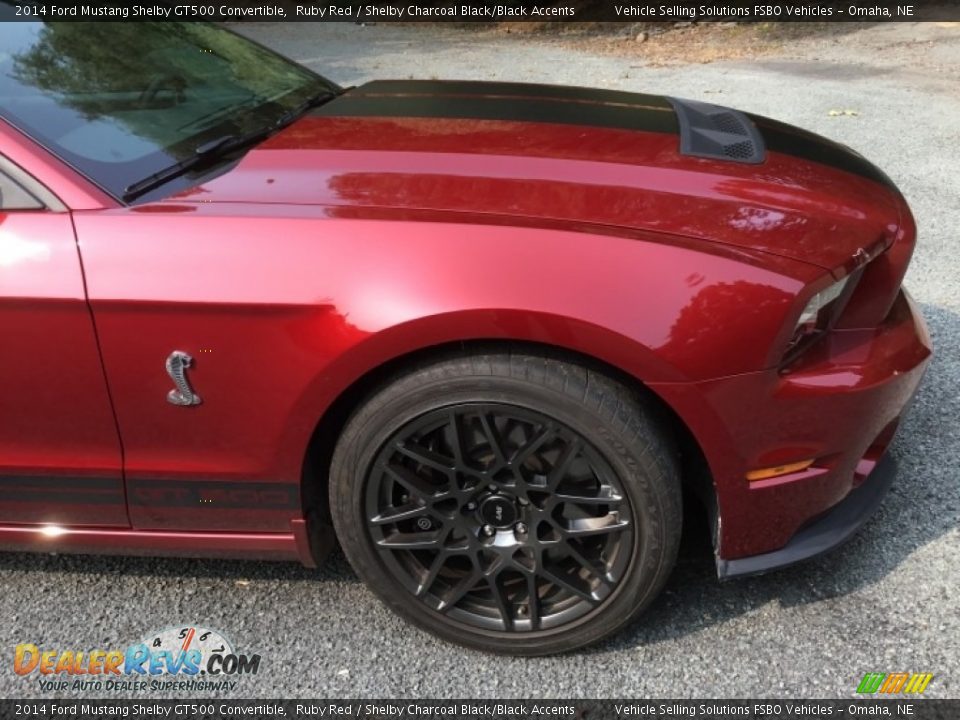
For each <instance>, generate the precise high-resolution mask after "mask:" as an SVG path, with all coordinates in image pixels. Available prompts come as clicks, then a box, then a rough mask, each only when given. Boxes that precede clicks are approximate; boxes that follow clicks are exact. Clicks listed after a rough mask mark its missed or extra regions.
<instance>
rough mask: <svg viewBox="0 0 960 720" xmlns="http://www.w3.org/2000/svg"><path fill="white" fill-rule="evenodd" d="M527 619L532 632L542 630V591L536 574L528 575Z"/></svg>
mask: <svg viewBox="0 0 960 720" xmlns="http://www.w3.org/2000/svg"><path fill="white" fill-rule="evenodd" d="M527 619H528V620H530V629H531V630H538V629H539V628H540V590H539V585H538V584H537V575H536V573H529V574H528V575H527Z"/></svg>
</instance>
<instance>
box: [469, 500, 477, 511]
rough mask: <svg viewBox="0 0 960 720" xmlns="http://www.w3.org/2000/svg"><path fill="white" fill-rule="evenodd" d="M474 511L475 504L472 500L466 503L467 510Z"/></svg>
mask: <svg viewBox="0 0 960 720" xmlns="http://www.w3.org/2000/svg"><path fill="white" fill-rule="evenodd" d="M476 509H477V504H476V503H475V502H474V501H473V500H471V501H470V502H468V503H467V510H476Z"/></svg>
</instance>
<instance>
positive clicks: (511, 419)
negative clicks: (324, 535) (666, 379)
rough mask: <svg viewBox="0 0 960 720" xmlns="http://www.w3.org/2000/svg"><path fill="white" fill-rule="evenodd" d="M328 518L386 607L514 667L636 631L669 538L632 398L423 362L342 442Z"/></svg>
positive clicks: (664, 480)
mask: <svg viewBox="0 0 960 720" xmlns="http://www.w3.org/2000/svg"><path fill="white" fill-rule="evenodd" d="M518 360H519V362H518ZM531 370H539V372H531ZM544 371H545V372H544ZM551 374H554V375H558V377H555V378H553V380H554V382H551V381H550V375H551ZM534 378H538V379H539V382H538V381H537V380H536V379H534ZM558 380H562V382H556V381H558ZM551 385H552V387H551ZM609 399H613V400H615V402H612V403H609V402H605V400H609ZM618 411H619V412H618ZM331 507H332V509H333V515H334V522H335V525H336V527H337V531H338V535H339V537H340V539H341V543H342V544H343V546H344V550H345V552H346V553H347V556H348V558H349V559H350V561H351V563H352V564H353V565H354V567H355V568H356V570H357V572H358V574H360V575H361V577H363V579H364V580H365V581H366V582H367V583H368V584H370V586H371V587H372V588H373V589H374V590H375V591H376V592H377V593H378V594H379V595H380V596H381V598H383V599H384V600H385V601H386V602H387V603H388V604H389V605H390V606H391V607H393V608H394V609H396V610H397V611H399V612H400V613H401V614H403V615H405V616H407V617H408V618H410V619H411V620H413V621H414V622H416V623H418V624H419V625H421V626H423V627H426V628H427V629H429V630H431V631H433V632H436V633H438V634H440V635H442V636H444V637H447V638H448V639H451V640H454V641H456V642H460V643H463V644H467V645H470V646H473V647H478V648H480V649H484V650H493V651H498V652H508V653H516V654H544V653H550V652H558V651H562V650H566V649H570V648H573V647H579V646H581V645H584V644H587V643H589V642H593V641H595V640H597V639H599V638H600V637H603V636H605V635H607V634H609V633H611V632H613V631H614V630H616V629H617V628H619V627H621V626H622V625H624V624H626V622H629V621H630V620H632V619H633V618H634V617H635V616H636V615H637V614H639V612H640V611H642V609H643V607H644V606H645V605H646V604H648V603H649V601H650V600H652V598H653V597H654V596H655V594H656V592H657V591H658V590H659V588H660V587H661V586H662V584H663V582H664V581H665V579H666V576H667V574H668V573H669V570H670V568H671V567H672V564H673V560H674V557H675V554H676V546H677V544H678V540H679V533H680V500H679V483H678V481H677V478H676V468H675V467H674V464H673V462H672V454H671V453H670V452H669V443H668V442H667V441H666V440H665V438H664V437H663V436H662V435H661V432H660V431H659V430H658V429H657V428H656V427H655V426H654V425H653V424H652V423H651V422H650V420H649V419H648V417H647V413H646V412H645V410H644V407H643V402H642V399H641V398H640V397H639V396H638V395H637V394H636V393H635V392H631V391H630V390H629V389H628V388H625V387H623V386H620V385H618V384H617V383H614V382H613V381H611V380H609V379H608V378H606V377H604V376H603V375H599V374H597V373H594V372H588V371H586V370H585V369H583V368H580V367H578V366H575V365H571V364H568V363H563V362H559V361H555V360H547V359H544V358H538V357H534V356H509V355H503V356H500V355H493V356H481V357H465V358H457V359H452V360H447V361H441V362H436V363H433V364H431V365H428V366H425V367H422V368H419V369H417V370H414V371H412V372H411V373H409V374H406V375H404V376H403V377H401V378H399V379H397V380H396V381H395V382H394V383H393V384H391V385H388V386H387V387H385V388H384V389H383V390H381V391H380V392H379V393H377V394H376V395H375V396H374V397H372V398H371V399H370V400H368V402H367V403H365V404H364V405H363V407H361V408H360V409H359V410H358V411H357V412H356V413H355V415H354V416H353V417H352V418H351V420H350V421H349V422H348V424H347V427H346V428H345V429H344V432H343V434H342V436H341V439H340V442H339V443H338V446H337V450H336V452H335V454H334V459H333V465H332V468H331Z"/></svg>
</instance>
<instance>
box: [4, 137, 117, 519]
mask: <svg viewBox="0 0 960 720" xmlns="http://www.w3.org/2000/svg"><path fill="white" fill-rule="evenodd" d="M25 178H26V176H25V175H24V173H23V171H22V170H20V168H18V167H17V166H15V165H13V164H12V163H11V162H10V161H9V160H7V159H6V158H4V157H3V156H2V155H0V524H3V525H10V524H34V523H40V524H56V525H63V526H106V527H127V526H129V522H128V517H127V510H126V500H125V495H124V486H123V475H122V454H121V450H120V440H119V436H118V433H117V426H116V422H115V419H114V416H113V411H112V408H111V404H110V396H109V393H108V390H107V384H106V379H105V377H104V373H103V366H102V363H101V360H100V355H99V350H98V346H97V339H96V331H95V329H94V325H93V319H92V316H91V313H90V309H89V306H88V305H87V300H86V293H85V290H84V279H83V272H82V268H81V264H80V257H79V254H78V251H77V244H76V238H75V235H74V230H73V223H72V221H71V218H70V213H69V212H66V211H65V209H63V208H54V209H52V208H48V207H46V206H44V204H43V203H42V202H41V201H39V200H38V199H37V198H36V197H35V195H34V194H32V193H31V192H29V191H28V190H26V189H25V185H29V183H25V182H24V180H25Z"/></svg>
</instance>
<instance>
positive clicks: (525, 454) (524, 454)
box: [509, 426, 555, 465]
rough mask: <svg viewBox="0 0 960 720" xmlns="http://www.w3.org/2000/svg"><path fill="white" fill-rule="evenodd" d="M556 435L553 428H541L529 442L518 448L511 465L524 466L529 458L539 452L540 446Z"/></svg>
mask: <svg viewBox="0 0 960 720" xmlns="http://www.w3.org/2000/svg"><path fill="white" fill-rule="evenodd" d="M554 435H555V432H554V430H553V428H552V427H549V426H547V427H544V428H541V429H540V431H539V432H538V433H537V434H536V435H534V436H533V437H532V438H530V439H529V440H527V441H526V442H525V443H524V444H523V445H522V446H521V447H519V448H517V451H516V452H515V453H514V454H513V456H512V457H511V458H510V461H509V464H510V465H522V464H523V463H524V462H526V460H527V458H529V457H530V456H531V455H533V454H534V453H535V452H536V451H537V450H539V449H540V446H541V445H543V444H544V443H545V442H546V441H547V440H549V439H550V438H552V437H553V436H554Z"/></svg>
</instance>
